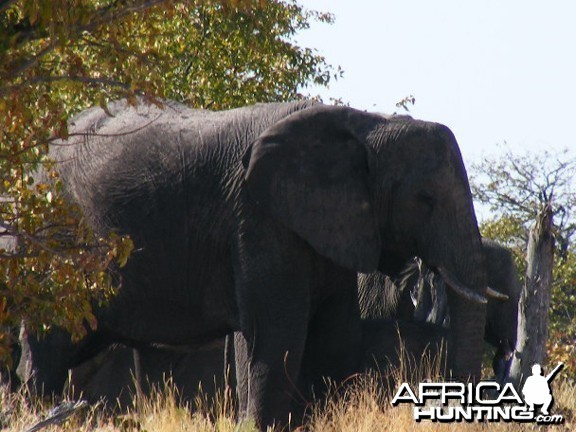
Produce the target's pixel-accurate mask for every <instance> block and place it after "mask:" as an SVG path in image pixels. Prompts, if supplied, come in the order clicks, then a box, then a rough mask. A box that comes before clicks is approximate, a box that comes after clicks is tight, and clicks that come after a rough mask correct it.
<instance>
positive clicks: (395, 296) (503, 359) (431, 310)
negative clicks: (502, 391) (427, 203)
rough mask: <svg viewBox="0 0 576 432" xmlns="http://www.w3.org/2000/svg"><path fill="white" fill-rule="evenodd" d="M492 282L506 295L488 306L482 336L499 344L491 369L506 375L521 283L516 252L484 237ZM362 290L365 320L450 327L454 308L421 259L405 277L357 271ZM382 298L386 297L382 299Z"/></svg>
mask: <svg viewBox="0 0 576 432" xmlns="http://www.w3.org/2000/svg"><path fill="white" fill-rule="evenodd" d="M482 247H483V250H484V255H485V263H486V264H485V265H486V276H487V281H488V286H490V287H491V288H493V289H495V290H496V291H498V292H500V293H502V294H505V295H507V296H508V299H507V300H498V299H494V298H490V299H489V300H488V305H487V308H486V326H485V330H484V340H485V341H486V342H488V343H489V344H490V345H492V346H493V347H495V348H496V352H495V355H494V358H493V368H494V373H495V375H496V378H497V379H498V380H499V381H503V380H505V379H506V377H507V375H508V370H509V367H510V361H511V359H512V353H513V351H514V348H515V346H516V337H517V325H518V302H519V300H520V293H521V290H522V286H521V284H520V280H519V277H518V272H517V269H516V266H515V264H514V259H513V256H512V252H511V251H510V250H509V249H507V248H506V247H504V246H502V245H500V244H498V243H497V242H495V241H493V240H488V239H482ZM358 285H359V287H358V289H359V297H360V309H361V311H362V317H363V318H393V319H404V320H414V321H416V322H427V323H430V324H435V325H438V326H443V327H449V325H450V312H449V307H448V298H447V295H446V286H445V283H444V281H443V279H442V277H440V276H439V275H437V274H435V273H434V272H433V271H432V270H431V269H429V268H427V267H426V266H424V265H423V264H422V262H421V261H420V260H418V259H415V260H414V261H412V262H411V263H410V264H409V265H408V266H407V268H406V269H405V271H404V272H403V273H402V276H401V277H399V278H398V279H396V280H394V281H393V280H392V279H390V278H388V277H387V276H385V275H383V274H382V273H379V272H374V273H370V274H359V277H358ZM383 299H384V300H383Z"/></svg>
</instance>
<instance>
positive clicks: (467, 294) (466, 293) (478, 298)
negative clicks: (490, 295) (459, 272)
mask: <svg viewBox="0 0 576 432" xmlns="http://www.w3.org/2000/svg"><path fill="white" fill-rule="evenodd" d="M438 274H439V275H440V276H441V277H442V279H444V281H445V282H446V283H447V284H448V286H449V287H450V288H452V289H453V290H454V291H455V292H456V294H459V295H461V296H462V297H464V298H466V299H468V300H470V301H473V302H475V303H480V304H486V303H488V300H487V299H486V297H484V296H482V295H480V294H478V293H475V292H474V291H472V290H471V289H470V288H468V287H466V286H464V285H462V284H461V283H460V282H459V281H458V280H457V279H456V278H454V277H452V275H451V274H450V273H449V272H448V271H447V270H446V269H444V268H442V267H438Z"/></svg>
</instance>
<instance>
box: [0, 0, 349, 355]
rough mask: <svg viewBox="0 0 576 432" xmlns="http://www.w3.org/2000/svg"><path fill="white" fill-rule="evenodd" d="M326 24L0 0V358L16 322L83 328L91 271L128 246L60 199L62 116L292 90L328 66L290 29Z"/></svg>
mask: <svg viewBox="0 0 576 432" xmlns="http://www.w3.org/2000/svg"><path fill="white" fill-rule="evenodd" d="M331 19H332V18H331V16H330V15H327V14H321V13H317V12H310V11H306V10H304V9H303V8H302V7H301V6H299V5H298V4H297V3H296V2H295V1H279V0H220V1H216V0H189V1H182V2H174V1H168V0H163V1H162V0H18V1H17V0H5V1H0V172H1V173H2V183H1V184H0V358H2V357H5V354H6V353H7V352H8V346H9V344H10V342H11V339H10V336H11V332H12V333H13V330H11V329H14V328H15V327H16V326H17V325H18V324H19V322H20V320H21V319H26V320H27V321H28V323H29V325H30V326H31V327H32V328H36V329H44V328H48V327H49V326H50V325H59V326H63V327H65V328H67V329H68V330H70V331H72V332H73V334H74V335H75V336H81V335H82V334H84V333H85V331H86V325H87V324H88V325H90V326H91V327H94V326H96V325H97V323H96V322H95V319H94V316H93V315H92V311H91V304H92V303H93V302H94V301H106V300H107V299H108V298H109V297H110V295H112V294H113V287H112V284H111V281H110V279H109V276H108V273H107V272H106V271H105V270H106V268H107V267H109V266H110V265H120V266H121V265H123V264H125V263H126V260H127V259H128V256H129V254H130V251H131V249H132V243H131V241H130V239H128V238H125V237H121V236H117V235H114V234H110V235H108V236H105V237H102V238H100V237H98V236H95V235H94V233H92V232H91V231H90V230H89V229H88V228H87V227H86V226H85V225H84V224H83V221H82V217H81V214H80V213H79V212H78V211H77V209H75V208H72V207H70V205H69V204H68V203H66V201H65V196H64V191H63V188H62V185H61V184H60V183H59V180H58V177H57V175H56V174H55V172H54V170H53V165H52V163H51V162H50V161H49V158H48V148H49V144H50V143H51V142H53V141H54V140H55V139H58V138H66V137H67V136H68V129H67V120H68V118H69V117H70V115H71V114H73V113H75V112H78V111H80V110H82V109H84V108H86V107H88V106H93V105H100V106H102V107H105V105H106V102H107V101H108V100H110V99H116V98H120V97H126V98H127V99H128V100H129V101H131V102H132V103H136V95H140V96H143V97H144V99H145V100H147V101H149V102H152V103H158V98H159V97H167V98H172V99H176V100H179V101H181V102H185V103H188V104H189V105H192V106H195V107H199V108H211V109H224V108H231V107H236V106H240V105H245V104H247V103H253V102H268V101H285V100H290V99H295V98H301V97H303V95H301V94H299V93H298V92H299V90H300V89H303V88H305V86H306V85H307V84H309V83H315V84H327V83H328V82H329V81H330V79H332V78H335V77H337V76H338V74H339V73H340V71H339V70H334V69H333V68H332V67H331V66H329V65H328V64H327V63H326V62H325V60H324V58H323V57H321V56H319V55H317V54H315V53H314V52H313V51H312V50H310V49H307V48H301V47H299V46H297V45H295V44H294V43H293V41H292V40H291V38H292V36H293V35H294V34H295V32H296V31H298V30H301V29H305V28H307V27H308V26H309V22H310V21H311V20H321V21H326V22H330V21H331Z"/></svg>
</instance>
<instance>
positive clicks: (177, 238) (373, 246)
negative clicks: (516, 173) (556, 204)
mask: <svg viewBox="0 0 576 432" xmlns="http://www.w3.org/2000/svg"><path fill="white" fill-rule="evenodd" d="M108 113H109V114H107V113H106V112H104V110H102V109H101V108H94V109H90V110H87V111H85V112H83V113H81V114H79V115H78V116H76V117H75V118H74V119H73V120H72V125H71V130H70V138H69V140H68V141H66V142H58V143H56V144H55V145H53V146H52V148H51V152H52V157H53V158H54V159H55V160H56V161H57V166H58V171H59V173H60V177H61V179H62V181H63V183H64V184H65V187H66V190H67V191H68V194H69V196H70V198H71V199H72V200H73V201H75V202H76V203H78V204H79V207H80V208H81V210H82V211H83V213H84V216H85V220H86V221H87V222H88V223H89V224H90V225H91V226H92V228H93V229H94V230H95V231H96V232H97V233H100V234H103V233H107V232H109V231H110V230H113V231H115V232H118V233H120V234H127V235H130V237H131V238H132V240H133V242H134V244H135V251H134V253H133V254H132V256H131V258H130V260H129V261H128V264H127V265H126V267H124V268H122V269H120V270H117V271H115V272H114V274H115V277H116V278H117V280H118V282H119V283H120V284H121V288H120V289H119V290H118V295H117V296H116V297H115V298H113V299H112V301H111V302H110V304H108V305H106V306H98V305H95V315H96V317H97V319H98V330H97V331H91V330H88V335H87V337H86V338H84V339H83V340H82V341H80V342H77V343H72V342H71V341H70V338H69V337H68V335H66V334H65V333H63V332H61V331H58V330H54V331H52V332H51V333H49V334H48V335H46V336H45V337H43V338H39V337H34V336H32V335H30V337H26V338H23V354H24V355H23V358H24V359H25V360H24V362H25V365H27V366H25V367H24V368H23V370H24V371H27V373H26V375H28V377H29V376H30V375H32V376H33V378H34V379H33V381H32V385H33V386H34V387H35V388H36V389H37V390H40V389H42V388H43V389H44V391H49V392H58V391H60V390H61V388H62V386H63V383H64V381H65V378H66V371H67V369H68V368H70V367H73V366H75V365H77V364H79V363H81V362H82V361H84V360H86V359H88V358H91V357H93V356H94V355H95V354H96V353H97V352H98V351H101V350H102V349H103V348H104V347H106V346H108V345H110V344H111V343H115V342H120V343H124V344H126V345H129V346H136V347H138V346H147V345H150V344H164V345H170V346H187V347H189V346H194V345H196V344H203V343H205V342H207V341H210V340H213V339H216V338H219V337H222V336H224V335H225V334H228V333H229V332H232V331H234V332H236V333H235V353H236V366H237V367H236V374H237V380H238V396H239V405H240V412H241V413H242V415H244V416H248V417H251V418H253V419H255V421H256V422H257V424H258V425H259V426H261V427H264V426H265V425H270V424H273V423H274V422H283V421H285V420H286V419H287V418H288V414H289V409H290V400H291V398H292V395H293V392H294V383H299V382H302V381H301V379H300V378H301V375H300V374H301V370H302V367H303V360H305V368H306V371H307V372H309V373H310V374H311V375H310V376H312V377H314V385H315V388H316V389H318V388H320V387H321V386H322V385H323V384H324V382H325V381H324V379H323V378H322V377H331V378H332V379H334V380H336V381H338V380H342V379H344V378H346V377H348V376H349V375H350V374H352V373H354V372H356V371H357V370H358V369H359V367H360V363H361V359H360V355H359V347H360V343H361V342H360V340H361V333H362V331H361V324H360V312H359V305H358V296H357V285H356V273H357V272H358V271H363V272H371V271H375V270H379V271H381V272H383V273H386V274H390V275H396V274H397V273H398V272H399V271H400V270H401V269H402V268H403V267H404V265H405V262H406V261H407V260H408V259H409V258H410V257H412V256H420V257H422V259H423V260H424V262H425V263H426V265H428V266H429V267H430V268H431V269H434V271H436V272H438V273H440V274H442V275H443V277H444V278H445V279H446V280H449V281H450V288H451V291H450V292H449V295H448V301H449V304H450V308H451V310H452V311H455V312H453V313H452V315H451V321H452V324H453V325H452V326H451V329H450V334H449V337H448V339H449V344H450V345H451V346H452V347H453V348H454V349H452V350H450V351H449V353H450V354H449V358H448V366H449V368H450V369H451V371H452V373H453V374H454V375H455V376H458V377H463V378H469V377H472V378H475V379H478V378H479V377H480V374H481V350H480V348H479V347H480V343H481V339H482V329H483V328H484V320H485V316H486V312H485V302H486V299H485V297H484V295H485V292H486V276H485V273H484V254H483V253H482V248H481V242H480V234H479V231H478V227H477V221H476V216H475V213H474V209H473V204H472V198H471V192H470V188H469V184H468V178H467V175H466V171H465V168H464V164H463V162H462V158H461V155H460V151H459V148H458V145H457V143H456V140H455V138H454V136H453V134H452V133H451V132H450V130H449V129H448V128H446V127H445V126H442V125H439V124H435V123H429V122H424V121H419V120H414V119H411V118H406V117H392V118H385V117H383V116H382V115H377V114H370V113H367V112H362V111H357V110H354V109H352V108H348V107H334V106H324V105H320V104H314V103H311V102H297V103H288V104H269V105H256V106H252V107H246V108H240V109H236V110H231V111H226V112H208V111H197V110H192V109H190V108H187V107H185V106H182V105H179V104H177V103H174V102H165V103H164V108H163V109H160V108H159V107H157V106H154V105H146V104H145V103H143V102H142V103H140V104H139V105H138V107H136V108H134V107H131V106H129V105H128V104H127V103H126V102H124V101H120V102H116V103H112V104H110V105H109V107H108ZM304 356H305V359H304ZM303 392H304V393H305V392H306V389H303Z"/></svg>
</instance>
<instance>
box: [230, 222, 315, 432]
mask: <svg viewBox="0 0 576 432" xmlns="http://www.w3.org/2000/svg"><path fill="white" fill-rule="evenodd" d="M244 229H245V231H244V232H243V233H242V235H241V236H240V239H239V242H240V243H239V245H238V255H237V257H238V261H237V262H236V263H235V290H236V300H237V304H238V311H239V321H240V323H239V324H240V325H239V331H238V332H237V333H236V335H235V355H236V377H237V389H238V396H239V402H240V412H241V415H242V416H243V417H248V418H252V419H254V420H255V421H256V422H257V424H258V426H259V427H261V428H265V427H266V426H269V425H272V424H274V423H286V422H287V421H288V418H289V412H290V405H291V401H292V399H293V395H294V394H295V393H296V388H295V386H296V384H295V383H297V382H299V378H300V376H299V374H300V369H301V362H302V356H303V352H304V347H305V345H306V337H307V332H308V323H309V319H310V297H311V291H312V290H313V283H314V282H313V281H314V278H313V274H314V272H313V264H312V262H313V261H314V252H313V250H312V249H311V248H310V247H309V246H308V245H307V244H306V243H304V242H303V241H302V240H301V239H299V238H297V237H296V236H294V234H293V233H291V232H289V231H287V230H286V229H285V228H283V227H280V226H277V225H274V224H267V223H261V224H259V225H258V226H248V227H244Z"/></svg>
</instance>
